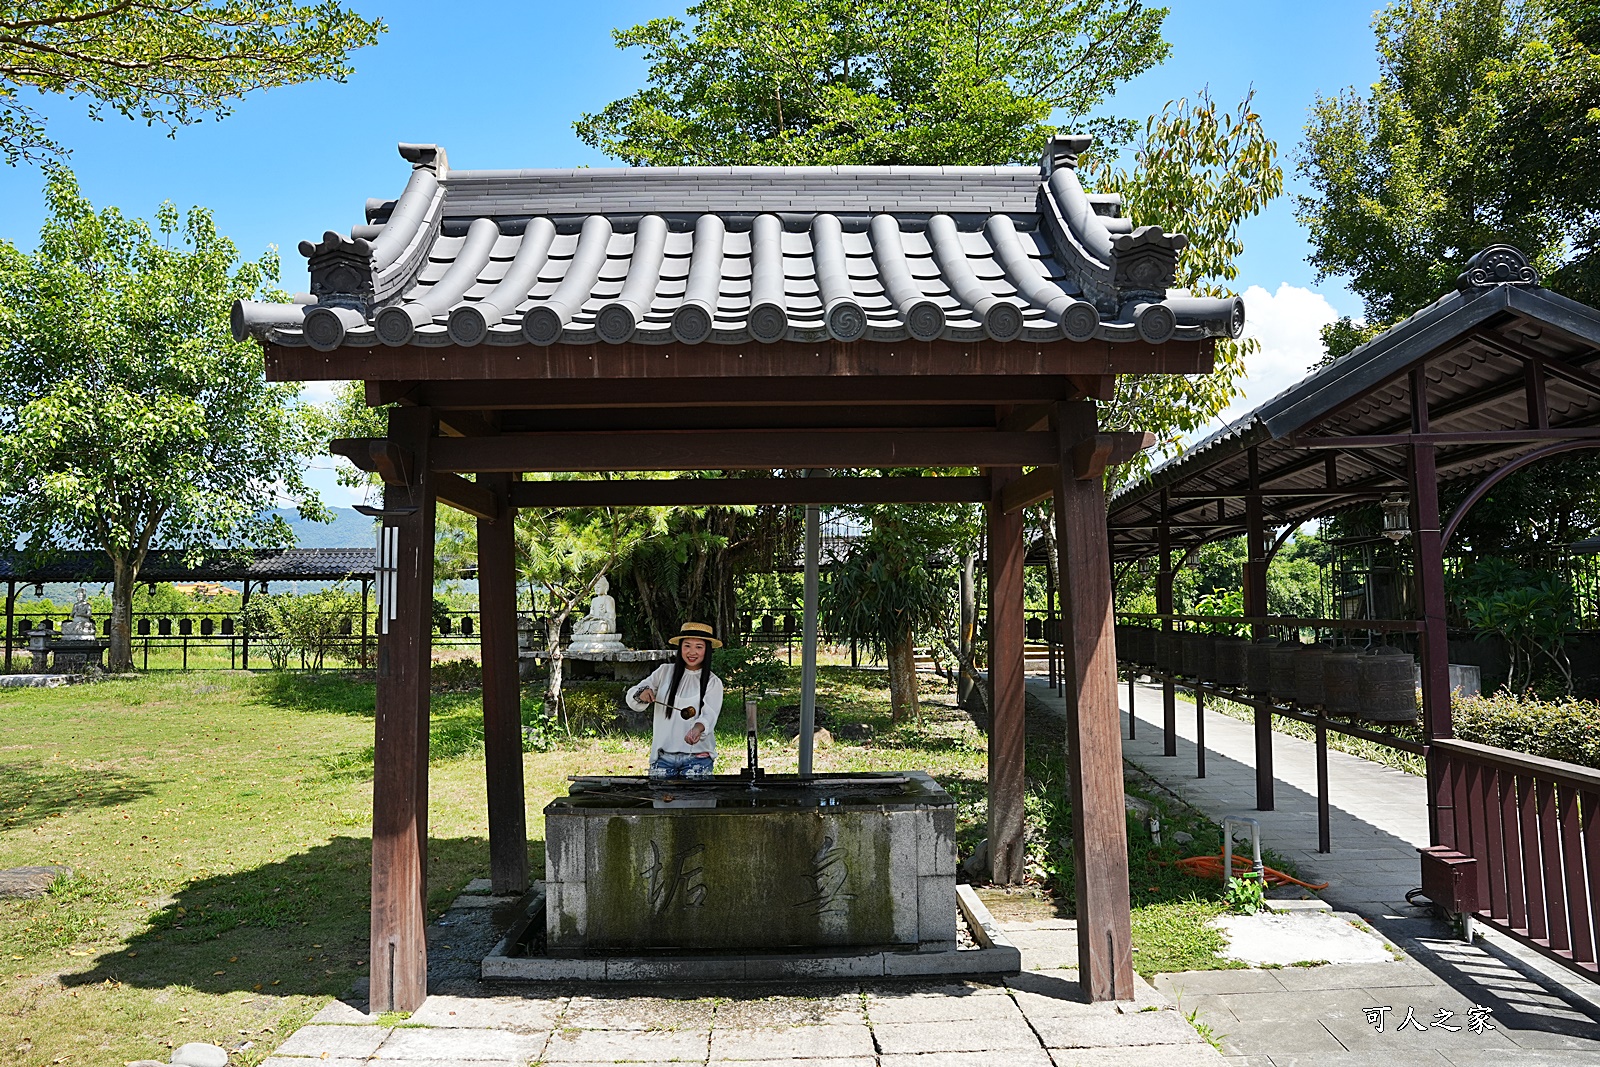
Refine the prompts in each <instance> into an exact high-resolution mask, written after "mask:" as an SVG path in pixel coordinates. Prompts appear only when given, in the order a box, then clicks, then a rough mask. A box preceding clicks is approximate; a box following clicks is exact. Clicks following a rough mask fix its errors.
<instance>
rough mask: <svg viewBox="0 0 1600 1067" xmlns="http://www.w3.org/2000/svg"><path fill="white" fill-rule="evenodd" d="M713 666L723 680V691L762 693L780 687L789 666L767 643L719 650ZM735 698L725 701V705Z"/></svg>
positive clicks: (713, 660) (729, 692) (786, 675)
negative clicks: (783, 662) (779, 660)
mask: <svg viewBox="0 0 1600 1067" xmlns="http://www.w3.org/2000/svg"><path fill="white" fill-rule="evenodd" d="M711 669H712V670H713V671H715V672H716V674H717V676H718V677H719V678H721V679H722V686H723V691H724V692H725V693H728V694H730V695H731V694H732V693H734V692H735V691H738V692H741V693H745V694H749V693H755V694H756V695H757V696H760V695H761V694H763V693H764V692H766V690H768V689H777V688H780V687H781V686H782V685H783V683H784V680H785V679H786V678H787V677H788V669H787V668H786V667H784V665H783V664H781V663H779V662H778V657H777V656H775V655H774V654H773V652H772V649H771V648H770V647H769V646H767V645H757V644H748V645H736V646H729V647H728V648H721V649H718V650H717V654H716V656H715V657H713V659H712V663H711ZM728 704H731V701H726V700H725V701H724V707H726V706H727V705H728Z"/></svg>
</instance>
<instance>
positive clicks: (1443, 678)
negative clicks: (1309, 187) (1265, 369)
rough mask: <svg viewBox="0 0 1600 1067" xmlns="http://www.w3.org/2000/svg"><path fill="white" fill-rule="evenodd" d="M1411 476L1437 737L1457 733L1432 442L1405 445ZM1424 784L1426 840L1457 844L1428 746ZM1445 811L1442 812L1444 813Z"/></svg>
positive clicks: (1419, 408) (1425, 681)
mask: <svg viewBox="0 0 1600 1067" xmlns="http://www.w3.org/2000/svg"><path fill="white" fill-rule="evenodd" d="M1411 430H1412V432H1413V433H1418V434H1423V433H1427V432H1428V375H1427V364H1426V363H1423V364H1420V365H1418V366H1417V367H1415V368H1413V369H1412V371H1411ZM1407 451H1408V452H1409V453H1410V455H1409V459H1410V463H1409V464H1408V466H1409V468H1410V470H1409V472H1408V473H1409V474H1410V476H1411V546H1412V551H1413V553H1414V554H1415V555H1414V561H1413V564H1414V566H1415V568H1416V582H1417V608H1418V617H1419V618H1420V619H1421V621H1422V632H1421V633H1420V634H1419V635H1418V644H1419V645H1420V647H1419V648H1418V651H1419V652H1420V653H1421V662H1422V736H1423V738H1424V740H1425V741H1435V740H1439V739H1442V738H1450V737H1454V736H1455V727H1454V725H1453V724H1452V722H1451V715H1450V644H1449V633H1448V631H1447V630H1446V629H1445V594H1444V538H1443V535H1442V532H1441V526H1442V524H1441V523H1440V521H1439V474H1438V467H1437V456H1436V446H1435V445H1432V444H1428V443H1413V444H1411V445H1409V446H1407ZM1427 766H1428V787H1429V791H1430V793H1431V795H1432V796H1433V798H1434V802H1433V803H1432V804H1429V805H1428V823H1429V825H1428V839H1429V841H1431V842H1432V843H1433V844H1436V845H1449V846H1451V847H1452V848H1454V847H1456V845H1457V842H1456V841H1455V818H1454V814H1455V813H1454V810H1453V805H1454V802H1453V801H1452V799H1451V788H1450V782H1449V781H1448V780H1447V779H1446V778H1445V776H1444V775H1443V774H1441V773H1440V771H1439V767H1438V761H1437V760H1436V759H1435V758H1434V756H1433V754H1432V750H1431V747H1430V750H1429V755H1428V757H1427ZM1446 812H1448V813H1449V815H1448V816H1445V815H1444V813H1446Z"/></svg>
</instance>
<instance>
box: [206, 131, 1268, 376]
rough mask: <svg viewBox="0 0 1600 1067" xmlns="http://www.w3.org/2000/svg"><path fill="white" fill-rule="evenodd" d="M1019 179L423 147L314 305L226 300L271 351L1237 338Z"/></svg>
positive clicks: (1067, 199) (1098, 215) (1073, 190)
mask: <svg viewBox="0 0 1600 1067" xmlns="http://www.w3.org/2000/svg"><path fill="white" fill-rule="evenodd" d="M1087 146H1088V138H1084V137H1058V138H1056V139H1055V140H1054V141H1053V142H1052V143H1051V146H1050V149H1049V150H1048V151H1047V153H1046V155H1045V160H1044V162H1043V163H1042V164H1041V166H1040V167H1039V168H1037V169H1035V168H1032V167H681V168H680V167H668V168H647V167H641V168H617V169H579V170H493V171H458V170H451V169H450V168H449V166H448V164H447V162H446V159H445V153H444V151H443V149H440V148H438V147H436V146H434V145H402V146H401V154H402V155H403V156H404V157H406V158H407V159H409V160H411V161H412V163H413V165H414V167H413V170H412V174H411V178H410V180H409V182H408V183H407V185H406V188H405V191H404V192H403V193H402V194H401V195H400V197H399V198H398V199H396V200H392V201H391V200H371V201H368V204H367V224H366V225H364V226H357V227H355V228H354V229H352V230H351V232H350V233H349V234H342V233H337V232H334V231H329V232H327V233H325V234H324V235H323V237H322V239H321V240H320V241H316V242H311V241H303V242H301V245H300V250H301V252H302V253H303V254H305V255H306V257H307V258H308V260H309V262H310V270H311V290H312V291H311V294H310V295H308V296H305V297H302V298H299V300H298V302H297V303H294V304H261V303H252V302H241V303H240V304H239V305H237V306H236V308H235V310H234V332H235V335H236V336H238V337H240V338H243V337H245V336H247V335H253V336H255V337H257V338H259V339H260V340H262V341H265V342H269V343H273V344H278V345H287V346H302V345H310V346H311V347H313V348H316V349H319V350H323V351H330V350H333V349H337V348H339V347H341V346H370V345H379V344H390V345H408V344H409V345H421V346H439V347H449V346H466V347H470V346H475V345H479V344H490V345H526V344H530V343H531V344H534V345H550V344H589V343H594V342H597V341H601V342H610V343H625V342H635V343H645V344H652V343H658V344H659V343H667V342H680V343H688V344H695V343H699V342H702V341H704V342H711V343H725V344H743V343H747V342H749V341H752V340H754V341H763V342H770V341H779V340H790V341H801V342H816V341H822V340H827V339H833V340H837V341H859V340H864V341H902V340H905V339H907V338H912V339H915V340H921V341H931V340H935V339H946V340H954V341H971V340H977V339H979V338H983V337H988V338H992V339H994V340H999V341H1010V340H1024V341H1030V342H1039V341H1048V340H1056V339H1060V338H1063V337H1065V338H1069V339H1072V340H1076V341H1087V340H1091V339H1100V340H1106V341H1143V342H1145V343H1150V344H1159V343H1161V342H1164V341H1168V340H1174V339H1179V340H1198V339H1201V338H1205V337H1217V336H1238V334H1239V332H1240V330H1242V328H1243V325H1244V306H1243V304H1242V303H1240V302H1239V301H1238V300H1237V299H1215V298H1192V297H1186V296H1182V295H1171V296H1169V294H1168V292H1167V289H1168V286H1169V285H1170V284H1171V282H1172V278H1173V272H1174V269H1175V266H1176V262H1177V257H1178V254H1179V253H1180V252H1181V251H1182V249H1183V248H1184V246H1185V245H1186V244H1187V241H1186V239H1185V238H1184V237H1183V236H1182V235H1181V234H1167V233H1163V232H1162V230H1161V228H1160V227H1157V226H1148V227H1142V228H1138V229H1135V228H1134V226H1133V224H1132V223H1131V222H1130V221H1129V220H1126V219H1123V218H1121V217H1120V214H1121V204H1120V201H1119V200H1118V198H1116V197H1114V196H1092V195H1089V194H1087V193H1085V191H1084V190H1083V189H1082V187H1081V186H1080V185H1079V182H1078V177H1077V172H1076V163H1077V153H1079V152H1081V151H1082V150H1083V149H1084V148H1086V147H1087Z"/></svg>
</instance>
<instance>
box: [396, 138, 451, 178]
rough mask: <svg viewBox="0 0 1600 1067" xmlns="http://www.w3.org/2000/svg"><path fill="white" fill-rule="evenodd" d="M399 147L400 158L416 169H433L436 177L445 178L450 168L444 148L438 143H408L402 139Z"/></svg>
mask: <svg viewBox="0 0 1600 1067" xmlns="http://www.w3.org/2000/svg"><path fill="white" fill-rule="evenodd" d="M399 148H400V158H401V159H403V160H405V161H406V162H407V163H410V164H411V166H412V167H413V168H414V169H416V170H431V171H433V173H434V175H435V176H436V177H440V178H443V177H444V176H445V172H446V171H448V170H449V169H450V166H449V163H448V162H447V161H446V160H445V154H444V149H443V148H440V147H439V146H438V145H436V144H407V143H406V142H405V141H401V142H400V144H399Z"/></svg>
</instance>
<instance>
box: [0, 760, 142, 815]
mask: <svg viewBox="0 0 1600 1067" xmlns="http://www.w3.org/2000/svg"><path fill="white" fill-rule="evenodd" d="M154 792H155V787H154V783H152V782H150V781H147V780H146V779H143V778H135V777H133V776H131V775H127V774H121V773H118V772H116V771H92V770H84V769H82V768H79V767H69V766H66V765H58V766H56V767H49V766H47V765H45V764H42V763H39V762H37V761H31V760H30V761H28V762H26V763H5V764H0V830H10V829H13V828H15V827H18V826H29V825H32V824H33V823H37V822H42V821H43V820H45V819H48V818H50V817H51V816H52V815H58V814H61V813H64V812H66V811H68V810H82V809H84V808H111V807H116V806H117V805H119V804H128V803H131V802H132V801H135V800H138V799H140V798H142V797H147V796H149V795H151V794H152V793H154Z"/></svg>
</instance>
